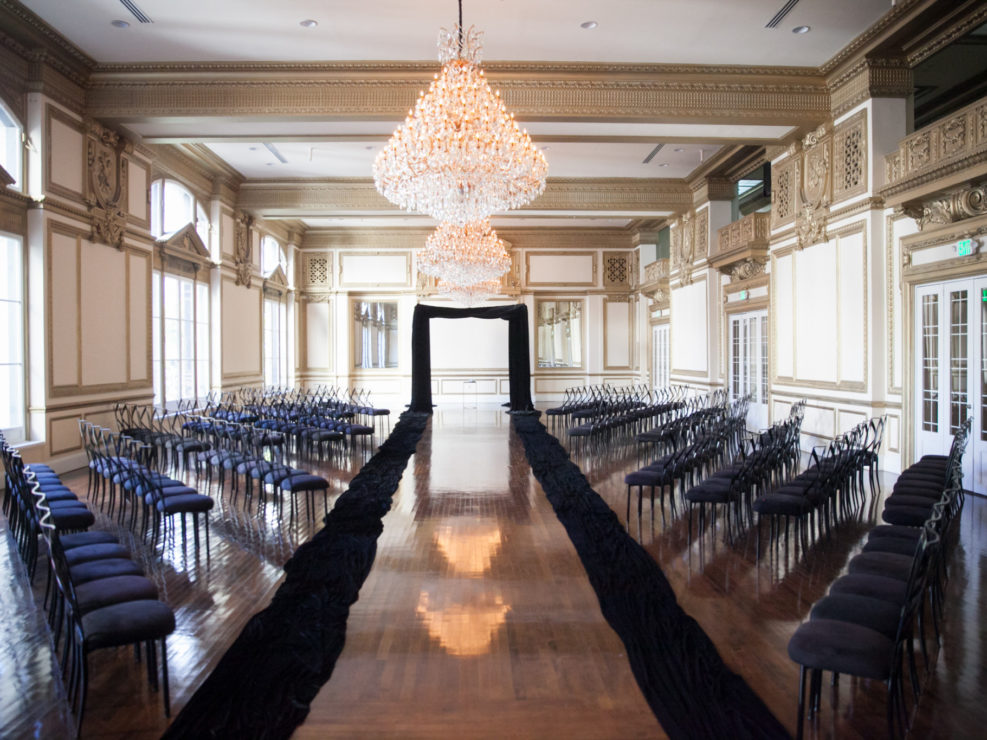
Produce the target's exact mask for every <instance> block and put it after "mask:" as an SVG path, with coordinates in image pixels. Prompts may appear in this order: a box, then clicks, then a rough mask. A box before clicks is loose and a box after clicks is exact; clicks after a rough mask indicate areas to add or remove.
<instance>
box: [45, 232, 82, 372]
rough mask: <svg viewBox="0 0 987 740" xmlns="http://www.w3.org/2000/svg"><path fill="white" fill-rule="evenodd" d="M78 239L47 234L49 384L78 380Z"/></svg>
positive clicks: (63, 235)
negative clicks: (49, 237)
mask: <svg viewBox="0 0 987 740" xmlns="http://www.w3.org/2000/svg"><path fill="white" fill-rule="evenodd" d="M77 252H78V240H77V239H76V237H72V236H68V235H65V234H60V233H57V232H53V233H52V234H51V263H50V264H49V267H48V269H49V271H50V275H51V319H50V321H51V384H52V385H53V386H57V385H70V386H74V385H77V384H78V383H79V326H78V321H79V291H78V280H79V274H78V254H77Z"/></svg>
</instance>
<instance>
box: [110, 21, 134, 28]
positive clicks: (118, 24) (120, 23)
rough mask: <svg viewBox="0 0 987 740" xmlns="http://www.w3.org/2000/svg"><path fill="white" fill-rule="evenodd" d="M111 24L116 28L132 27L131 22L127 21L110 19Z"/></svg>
mask: <svg viewBox="0 0 987 740" xmlns="http://www.w3.org/2000/svg"><path fill="white" fill-rule="evenodd" d="M110 25H111V26H113V27H114V28H130V24H129V23H127V21H120V20H117V21H110Z"/></svg>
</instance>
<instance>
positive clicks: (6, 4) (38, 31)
mask: <svg viewBox="0 0 987 740" xmlns="http://www.w3.org/2000/svg"><path fill="white" fill-rule="evenodd" d="M0 38H2V39H3V44H4V46H7V47H8V48H11V49H15V50H16V49H19V50H21V52H22V53H21V55H22V56H24V57H25V58H27V57H28V56H30V55H38V54H39V53H42V54H43V56H44V61H45V62H46V63H47V64H48V65H49V66H51V67H52V68H53V69H55V70H56V71H58V72H59V73H60V74H62V75H64V76H65V77H67V78H68V79H69V80H72V81H73V82H75V83H77V84H79V85H82V84H84V83H85V81H86V78H87V76H88V74H89V71H90V70H92V69H93V68H94V67H95V66H96V61H95V60H94V59H93V58H92V57H90V56H89V55H87V54H86V53H85V52H83V51H82V50H81V49H80V48H79V47H78V46H76V45H75V44H73V43H72V42H71V41H69V40H68V39H66V38H65V37H64V36H62V35H61V34H60V33H59V32H58V31H56V30H55V29H54V28H52V27H51V26H49V25H48V24H47V23H45V22H44V21H43V20H41V18H39V17H38V16H37V15H35V14H34V13H32V12H31V11H30V10H28V9H27V8H26V7H24V5H22V4H21V3H19V2H16V0H0Z"/></svg>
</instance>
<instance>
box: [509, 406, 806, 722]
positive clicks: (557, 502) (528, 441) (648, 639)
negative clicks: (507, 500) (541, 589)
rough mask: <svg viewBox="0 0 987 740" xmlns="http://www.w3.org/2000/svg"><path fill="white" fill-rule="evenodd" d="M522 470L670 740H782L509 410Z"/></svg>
mask: <svg viewBox="0 0 987 740" xmlns="http://www.w3.org/2000/svg"><path fill="white" fill-rule="evenodd" d="M513 420H514V429H515V431H516V432H517V433H518V436H520V437H521V440H522V442H523V443H524V450H525V453H526V454H527V457H528V462H529V463H530V465H531V469H532V471H533V472H534V474H535V477H536V478H537V479H538V482H539V483H541V485H542V488H544V489H545V493H546V495H547V496H548V500H549V502H550V503H551V504H552V508H554V509H555V513H556V515H557V516H558V518H559V521H560V522H561V523H562V525H563V526H564V527H565V529H566V532H568V534H569V538H570V539H571V540H572V544H573V545H574V546H575V548H576V552H577V553H578V554H579V558H580V560H582V563H583V567H584V568H585V569H586V573H587V575H588V576H589V580H590V583H591V584H592V585H593V588H594V589H595V591H596V595H597V598H599V600H600V607H601V609H602V611H603V616H604V617H606V620H607V622H609V623H610V626H611V627H612V628H613V629H614V631H615V632H616V633H617V635H618V636H619V637H620V639H621V640H622V641H623V643H624V646H625V647H626V648H627V657H628V660H629V661H630V664H631V669H632V670H633V671H634V676H635V677H636V678H637V682H638V685H639V686H640V687H641V691H642V692H643V694H644V697H645V699H646V700H647V702H648V704H649V705H650V706H651V709H652V711H653V712H654V713H655V716H656V717H657V718H658V721H659V722H660V723H661V726H662V728H663V729H664V730H665V732H666V733H668V735H669V737H671V738H673V739H678V738H688V739H690V740H692V739H694V738H718V739H719V738H730V739H731V740H734V739H735V738H787V737H789V735H788V732H787V731H786V730H785V728H784V727H783V726H782V725H781V723H780V722H778V720H777V719H776V718H775V716H774V715H773V714H771V712H770V711H769V710H768V708H767V707H766V706H765V705H764V702H762V701H761V699H760V698H759V697H758V696H757V694H755V693H754V691H753V690H752V689H751V688H750V686H748V685H747V683H746V682H745V681H744V680H743V679H742V678H741V677H740V676H738V675H737V674H736V673H733V672H732V671H731V670H730V669H729V668H727V667H726V665H725V664H724V663H723V659H722V658H720V655H719V653H718V652H717V651H716V647H715V646H714V645H713V643H712V641H711V640H710V639H709V637H708V636H707V635H706V633H705V632H703V629H702V627H700V626H699V624H698V623H697V622H696V621H695V620H694V619H693V618H692V617H690V616H689V615H688V614H686V613H685V612H684V611H683V610H682V607H680V606H679V604H678V602H677V601H676V599H675V593H674V591H673V590H672V587H671V585H670V584H669V583H668V580H667V579H666V578H665V574H664V573H662V571H661V568H660V567H659V566H658V563H657V562H655V560H654V558H652V557H651V555H649V554H648V552H647V551H646V550H645V549H644V548H643V547H641V545H639V544H638V543H637V542H636V541H635V540H634V539H633V538H631V536H630V535H628V534H627V531H626V530H625V529H624V527H623V526H622V525H621V523H620V520H619V519H618V518H617V515H616V514H614V513H613V511H612V510H611V509H610V507H609V506H607V504H606V502H605V501H604V500H603V499H602V498H601V497H600V495H599V494H598V493H597V492H596V491H594V490H593V489H592V488H591V487H590V484H589V482H588V481H587V480H586V478H585V476H583V474H582V472H580V470H579V468H578V467H577V466H576V465H575V464H574V463H573V462H571V461H570V460H569V456H568V454H567V453H566V451H565V449H564V448H563V447H562V445H561V444H559V442H558V440H557V439H555V437H553V436H552V435H551V434H549V433H548V431H547V430H546V429H545V427H544V425H543V424H542V423H541V422H540V421H538V418H537V417H536V416H514V417H513Z"/></svg>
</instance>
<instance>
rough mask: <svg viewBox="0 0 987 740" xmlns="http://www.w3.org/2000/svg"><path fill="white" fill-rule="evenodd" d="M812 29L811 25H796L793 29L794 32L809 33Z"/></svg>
mask: <svg viewBox="0 0 987 740" xmlns="http://www.w3.org/2000/svg"><path fill="white" fill-rule="evenodd" d="M811 30H812V27H811V26H795V28H793V29H792V33H808V32H809V31H811Z"/></svg>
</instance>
